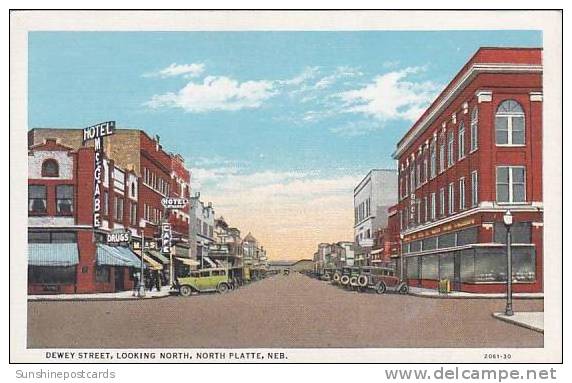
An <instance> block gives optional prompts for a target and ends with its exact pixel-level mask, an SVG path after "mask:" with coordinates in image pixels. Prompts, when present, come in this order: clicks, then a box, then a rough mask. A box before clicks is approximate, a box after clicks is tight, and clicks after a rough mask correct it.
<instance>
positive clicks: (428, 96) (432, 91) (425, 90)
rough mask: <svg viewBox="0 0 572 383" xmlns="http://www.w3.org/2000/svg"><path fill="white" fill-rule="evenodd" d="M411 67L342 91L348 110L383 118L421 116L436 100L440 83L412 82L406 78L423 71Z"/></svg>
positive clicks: (414, 117) (407, 118)
mask: <svg viewBox="0 0 572 383" xmlns="http://www.w3.org/2000/svg"><path fill="white" fill-rule="evenodd" d="M422 70H423V68H420V67H410V68H405V69H403V70H399V71H393V72H389V73H386V74H383V75H380V76H377V77H375V78H374V80H373V83H371V84H368V85H366V86H364V87H363V88H360V89H355V90H350V91H346V92H342V93H340V94H338V97H340V98H341V99H342V101H343V104H344V107H345V108H346V109H345V112H353V113H362V114H365V115H368V116H372V117H375V118H377V119H379V120H396V119H401V120H409V121H414V120H415V119H417V118H418V117H419V116H420V114H421V113H422V111H423V110H424V109H425V108H426V107H427V106H428V104H429V103H430V102H431V101H432V100H433V99H434V97H435V95H436V94H437V92H438V90H440V88H441V87H440V86H439V85H438V84H436V83H434V82H432V81H423V82H412V81H407V80H406V78H407V77H408V76H409V75H411V74H415V73H418V72H420V71H422Z"/></svg>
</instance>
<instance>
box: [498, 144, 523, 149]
mask: <svg viewBox="0 0 572 383" xmlns="http://www.w3.org/2000/svg"><path fill="white" fill-rule="evenodd" d="M495 145H496V146H497V147H499V148H524V147H525V146H526V144H495Z"/></svg>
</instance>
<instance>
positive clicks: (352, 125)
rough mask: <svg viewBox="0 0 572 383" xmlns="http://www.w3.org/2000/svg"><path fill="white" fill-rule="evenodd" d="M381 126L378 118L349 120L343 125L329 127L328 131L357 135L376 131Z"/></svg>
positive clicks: (345, 135)
mask: <svg viewBox="0 0 572 383" xmlns="http://www.w3.org/2000/svg"><path fill="white" fill-rule="evenodd" d="M383 126H384V125H383V122H381V121H378V120H365V121H350V122H348V123H347V124H345V125H341V126H337V127H334V128H331V129H330V132H332V133H336V134H338V135H340V136H342V137H358V136H363V135H365V134H368V133H371V132H375V131H378V130H380V129H381V128H383Z"/></svg>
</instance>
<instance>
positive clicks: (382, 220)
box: [354, 169, 397, 264]
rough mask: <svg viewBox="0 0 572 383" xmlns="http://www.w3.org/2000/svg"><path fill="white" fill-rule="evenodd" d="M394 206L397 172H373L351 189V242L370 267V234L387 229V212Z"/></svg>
mask: <svg viewBox="0 0 572 383" xmlns="http://www.w3.org/2000/svg"><path fill="white" fill-rule="evenodd" d="M395 203H397V170H390V169H373V170H371V171H370V172H369V173H368V174H367V175H366V176H365V177H364V178H363V180H361V181H360V183H359V184H358V185H357V186H356V187H355V189H354V239H355V243H356V244H358V245H359V246H360V247H362V248H363V249H364V252H363V258H364V259H363V264H370V259H369V258H370V252H371V249H372V247H373V242H374V232H375V231H377V230H379V229H381V228H384V227H386V226H387V209H388V208H389V207H390V206H392V205H394V204H395Z"/></svg>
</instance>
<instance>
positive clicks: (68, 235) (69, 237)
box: [28, 231, 77, 243]
mask: <svg viewBox="0 0 572 383" xmlns="http://www.w3.org/2000/svg"><path fill="white" fill-rule="evenodd" d="M76 242H77V240H76V234H75V232H73V231H54V232H49V231H40V232H38V231H30V232H28V243H76Z"/></svg>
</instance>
